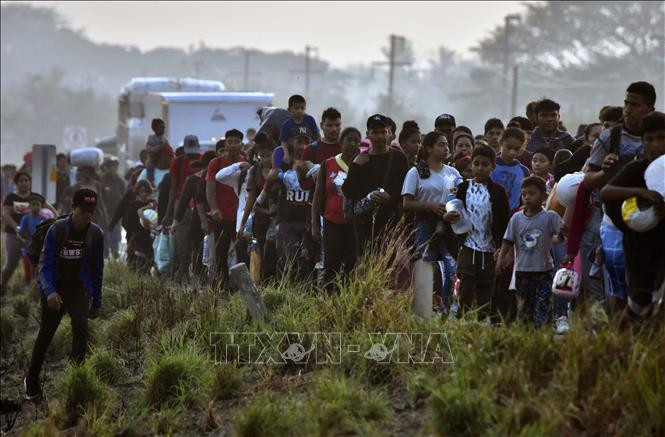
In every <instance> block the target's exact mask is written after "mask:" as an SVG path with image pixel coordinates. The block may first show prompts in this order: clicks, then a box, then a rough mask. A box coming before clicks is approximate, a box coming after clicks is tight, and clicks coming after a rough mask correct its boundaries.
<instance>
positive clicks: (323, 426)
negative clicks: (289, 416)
mask: <svg viewBox="0 0 665 437" xmlns="http://www.w3.org/2000/svg"><path fill="white" fill-rule="evenodd" d="M310 405H312V414H313V417H317V420H318V425H319V429H320V430H321V431H325V430H328V429H332V428H334V429H335V432H336V433H339V434H348V433H358V432H360V429H358V428H357V425H358V423H359V422H360V423H362V422H366V421H379V420H382V419H384V418H385V417H387V415H388V404H387V402H386V395H385V394H384V393H382V392H380V391H372V392H368V391H367V390H365V389H364V388H362V386H361V385H360V383H358V382H357V381H353V380H349V379H347V378H343V377H342V378H336V377H334V376H331V375H327V376H326V377H325V378H321V379H320V381H319V383H318V385H317V387H316V389H315V390H314V392H313V394H312V402H311V403H310Z"/></svg>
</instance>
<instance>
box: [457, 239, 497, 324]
mask: <svg viewBox="0 0 665 437" xmlns="http://www.w3.org/2000/svg"><path fill="white" fill-rule="evenodd" d="M457 277H458V278H459V280H460V284H459V303H460V306H461V307H462V309H463V310H464V311H466V310H469V309H472V308H479V311H478V316H479V319H484V318H485V317H487V316H489V315H490V313H491V309H492V308H491V307H492V296H493V295H494V287H495V277H494V254H492V253H486V252H478V251H476V250H473V249H470V248H468V247H466V246H462V248H461V249H460V252H459V256H458V258H457Z"/></svg>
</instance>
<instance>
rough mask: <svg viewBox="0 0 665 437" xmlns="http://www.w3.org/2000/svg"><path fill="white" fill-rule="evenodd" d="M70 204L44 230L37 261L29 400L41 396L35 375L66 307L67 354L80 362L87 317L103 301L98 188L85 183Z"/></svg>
mask: <svg viewBox="0 0 665 437" xmlns="http://www.w3.org/2000/svg"><path fill="white" fill-rule="evenodd" d="M72 206H73V210H72V213H71V215H69V216H68V217H65V218H62V219H60V220H57V221H56V222H55V223H53V225H51V227H50V229H49V230H48V232H47V233H46V237H45V239H44V247H43V248H42V254H41V257H40V260H39V267H38V281H39V290H40V292H41V293H42V299H41V306H42V314H41V324H40V327H39V334H38V335H37V339H36V341H35V346H34V348H33V351H32V359H31V360H30V368H29V369H28V375H27V377H26V378H25V379H24V381H23V382H24V386H25V391H26V399H28V400H32V401H36V400H39V398H40V397H41V394H42V390H41V387H40V384H39V374H40V372H41V368H42V364H43V363H44V357H45V355H46V350H47V349H48V347H49V345H50V344H51V340H52V339H53V335H54V334H55V331H56V329H58V325H60V321H61V320H62V316H63V314H64V313H65V311H67V313H68V314H69V317H70V318H71V323H72V336H73V341H72V351H71V359H72V361H74V362H76V363H81V362H82V361H83V359H84V358H85V352H86V348H87V342H88V320H87V318H91V319H94V318H96V317H97V315H98V312H99V307H100V306H101V298H102V279H103V275H104V232H103V231H102V229H101V228H100V227H99V226H97V225H96V224H95V223H92V216H93V215H94V214H95V210H96V208H97V193H95V192H94V191H92V190H89V189H85V188H84V189H80V190H78V191H77V192H76V193H75V194H74V199H73V202H72Z"/></svg>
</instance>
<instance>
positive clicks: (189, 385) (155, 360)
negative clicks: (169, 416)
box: [145, 342, 213, 408]
mask: <svg viewBox="0 0 665 437" xmlns="http://www.w3.org/2000/svg"><path fill="white" fill-rule="evenodd" d="M212 378H213V372H212V363H211V362H210V361H209V360H208V358H207V357H206V356H205V355H204V354H202V353H201V352H200V351H199V350H198V348H196V347H195V345H194V343H192V342H186V343H185V344H184V345H182V346H180V347H176V348H174V350H173V351H164V352H162V353H159V354H157V355H155V356H152V357H151V358H150V359H149V361H148V368H147V370H146V373H145V397H146V402H147V403H148V405H150V406H152V407H155V408H160V407H162V406H175V405H178V404H184V405H188V406H192V405H196V406H200V405H202V403H203V402H204V401H206V400H207V397H208V394H209V392H210V389H211V388H212V381H213V380H212Z"/></svg>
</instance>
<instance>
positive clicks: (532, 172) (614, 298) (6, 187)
mask: <svg viewBox="0 0 665 437" xmlns="http://www.w3.org/2000/svg"><path fill="white" fill-rule="evenodd" d="M655 102H656V92H655V89H654V87H653V86H652V85H651V84H649V83H648V82H635V83H632V84H630V85H629V86H628V87H627V89H626V90H625V98H624V104H623V107H620V106H605V107H603V108H602V109H600V112H599V115H598V120H589V123H588V124H585V125H582V126H580V127H579V129H578V130H577V133H576V135H573V134H571V133H569V132H568V131H567V129H566V128H565V127H564V126H563V124H562V122H561V107H560V105H559V104H558V103H557V102H555V101H554V100H552V99H549V98H542V99H540V100H537V101H533V102H531V103H529V104H528V105H527V107H526V114H525V116H517V117H514V118H512V119H510V120H508V121H507V123H505V124H504V122H503V121H502V120H500V119H498V118H491V119H489V120H487V122H486V123H485V125H484V130H483V132H482V133H476V134H474V133H473V132H472V131H471V129H469V128H468V127H466V126H463V125H459V124H458V123H457V121H456V119H455V117H454V116H453V115H451V114H442V115H439V116H438V117H436V118H435V119H434V122H433V129H432V130H431V131H430V130H429V129H426V130H421V127H420V126H419V125H418V124H417V123H416V122H414V121H411V120H407V121H404V122H403V124H402V127H401V129H398V127H397V124H396V123H395V121H394V120H392V119H391V118H390V117H389V116H387V115H383V114H374V115H372V116H370V117H369V118H368V119H367V123H366V126H365V129H363V130H364V133H363V132H361V130H360V129H358V128H356V127H351V126H344V123H343V118H342V114H340V112H339V111H338V110H337V109H335V108H332V107H331V108H328V109H326V110H325V111H323V113H322V114H321V117H320V121H319V122H318V123H317V122H316V120H315V119H314V117H312V116H311V115H309V114H307V113H306V108H307V103H306V101H305V98H304V97H302V96H300V95H293V96H291V97H290V98H289V100H288V112H289V114H290V117H289V118H288V119H287V120H286V121H285V122H284V123H283V124H282V125H281V129H276V130H274V131H272V132H259V133H258V134H257V133H255V132H254V131H253V130H252V131H251V132H247V133H246V134H247V135H245V134H243V132H241V131H239V130H237V129H231V130H229V131H227V132H226V133H225V135H224V138H223V139H221V140H220V141H218V142H217V144H216V146H215V150H214V151H213V150H210V151H205V152H203V150H202V148H201V146H200V144H199V139H198V138H197V137H196V136H195V135H188V136H186V137H185V138H184V139H183V143H182V146H180V147H178V148H176V149H174V148H173V147H172V146H171V145H170V144H169V143H168V140H167V138H166V136H165V131H166V125H165V123H164V121H163V120H161V119H154V120H153V121H152V124H151V128H152V131H153V134H152V135H150V136H149V137H148V139H147V142H146V148H145V150H143V151H142V152H141V156H140V160H138V161H137V162H136V163H135V164H134V165H133V166H132V167H131V168H130V169H129V170H128V171H127V172H126V174H125V175H124V178H123V177H120V176H119V175H118V161H117V159H115V158H113V157H107V159H105V160H104V163H103V164H102V165H101V167H100V168H99V169H97V168H85V167H84V168H78V169H77V171H76V172H72V171H71V169H70V168H69V163H68V160H67V156H66V155H64V154H60V155H58V158H57V168H58V177H57V196H56V197H57V199H56V204H55V205H51V204H49V203H48V202H46V201H45V199H44V197H43V196H41V195H40V194H39V193H34V192H32V190H31V180H30V172H29V171H25V169H22V170H21V171H18V172H17V171H16V169H15V167H11V166H4V167H3V169H2V171H3V183H2V189H3V198H4V202H3V222H4V231H5V240H4V241H5V244H4V247H5V265H4V267H3V270H2V285H3V290H4V286H5V284H7V282H8V281H9V279H10V277H11V276H12V274H13V272H14V271H15V269H16V268H17V267H18V265H19V262H20V261H21V259H23V260H24V263H23V265H24V268H25V280H26V281H28V282H29V281H32V280H33V278H34V276H35V269H36V268H37V270H38V271H39V269H40V268H42V264H43V261H44V254H42V260H41V261H42V264H40V265H39V266H36V265H35V262H31V261H30V260H29V259H28V257H27V253H26V248H27V245H28V243H29V240H30V238H31V237H32V236H33V235H34V234H35V233H36V230H37V227H38V226H39V224H40V222H41V221H43V220H47V219H49V218H53V217H55V216H63V215H70V214H71V215H70V220H72V219H71V217H74V215H75V214H72V211H73V210H74V211H75V210H76V208H77V205H78V206H80V205H81V204H82V202H83V203H84V202H85V201H86V199H87V200H90V199H91V197H90V195H83V194H81V193H94V196H95V198H94V203H95V205H96V208H94V211H93V212H92V213H91V214H93V216H92V217H91V219H92V221H93V222H95V223H96V224H97V226H98V227H99V228H101V229H103V230H104V237H103V238H104V243H103V244H102V245H101V246H100V247H103V253H104V256H105V257H114V258H118V257H123V258H124V259H126V262H127V263H128V265H129V267H130V268H131V269H133V270H135V271H137V272H141V273H152V274H156V275H159V276H160V277H164V278H170V279H172V280H174V281H177V282H179V283H181V284H187V283H190V282H191V281H192V280H193V279H199V280H201V281H212V283H214V284H217V286H218V287H219V288H220V289H226V290H233V289H234V288H235V287H236V284H233V281H231V280H230V278H229V267H230V266H231V265H233V264H235V263H237V262H244V263H246V265H248V266H251V270H252V272H251V273H252V278H254V280H255V281H256V282H257V283H262V282H265V281H270V280H273V279H276V278H279V277H281V276H282V275H292V276H293V277H294V278H296V279H297V280H298V281H301V282H303V281H305V282H307V281H309V283H311V285H312V289H313V290H317V291H318V292H321V293H327V294H329V295H331V298H334V295H335V294H336V293H337V292H338V289H337V285H338V284H339V283H340V282H339V280H342V281H344V280H345V279H347V278H348V277H349V275H351V274H352V271H353V268H354V266H355V264H356V262H357V260H358V259H360V257H361V255H362V254H363V251H366V250H369V251H375V252H376V253H372V254H371V255H376V256H380V255H383V254H385V253H389V250H387V249H389V248H386V247H385V244H384V245H383V246H382V245H381V243H385V241H389V240H390V238H391V237H394V236H395V234H399V235H403V236H404V238H405V239H406V241H408V242H409V245H410V247H411V251H410V252H409V258H410V259H409V261H408V262H407V263H406V266H405V272H406V273H405V272H404V271H403V272H399V274H396V275H395V278H393V280H394V288H395V290H397V292H400V291H404V290H407V289H408V288H409V283H410V282H411V281H410V278H411V275H412V272H413V264H414V263H415V262H417V261H418V260H420V261H421V262H423V261H424V262H427V263H431V265H432V266H433V267H434V269H435V271H436V272H437V273H436V274H435V275H434V283H433V284H432V290H433V294H434V299H433V306H434V308H433V309H434V310H435V311H437V312H438V313H439V314H441V315H443V316H446V317H449V318H454V317H457V316H459V315H460V314H462V313H464V312H465V311H468V310H474V311H477V312H478V314H479V316H480V317H481V318H482V319H484V320H487V321H488V322H495V321H513V320H522V321H523V322H524V323H529V324H532V325H534V326H536V327H540V326H545V325H550V324H551V325H552V326H553V328H554V329H555V332H556V333H557V334H565V333H566V332H568V331H569V330H570V329H571V325H570V322H569V316H570V311H571V309H572V307H574V306H579V307H581V308H582V309H583V308H584V307H585V305H586V304H588V303H589V302H590V301H597V302H600V303H601V304H603V305H604V307H605V309H606V311H607V312H608V313H609V314H610V315H619V314H621V315H622V316H624V317H621V318H620V319H621V320H631V319H637V318H640V317H644V316H645V315H647V314H649V313H650V312H653V311H654V308H656V307H657V303H658V302H660V301H662V298H663V296H662V294H663V286H662V284H663V280H664V278H665V258H664V257H662V256H660V254H659V251H662V249H663V248H664V247H665V220H662V218H663V216H665V203H664V200H663V194H664V193H662V192H658V191H654V190H651V189H649V188H648V187H647V183H646V182H645V172H646V170H647V168H648V166H649V165H650V163H652V162H653V161H655V160H656V159H658V158H659V157H661V156H662V155H664V154H665V114H663V113H662V112H656V111H655ZM27 165H28V162H26V163H25V165H24V167H25V166H27ZM74 173H75V176H74V177H73V178H72V175H73V174H74ZM660 177H662V178H665V175H664V174H661V175H660ZM81 196H83V197H81ZM631 198H637V199H638V201H639V202H640V203H641V204H642V203H647V207H649V208H650V211H651V212H652V213H653V216H654V217H655V218H654V219H653V221H654V223H655V224H654V225H653V226H650V227H649V229H647V230H643V231H641V232H638V231H635V230H634V229H633V228H631V227H629V226H627V224H626V217H625V215H623V213H622V205H623V204H624V202H625V201H626V200H629V199H631ZM642 206H644V205H642ZM81 220H82V219H80V218H78V219H76V220H74V222H78V221H81ZM70 226H71V224H70ZM120 226H122V228H124V230H125V235H126V254H125V255H122V256H121V252H120V243H121V230H120ZM52 240H53V238H51V240H49V239H48V237H47V242H46V243H45V246H44V247H47V246H49V245H52V244H58V243H57V241H56V242H55V243H54V242H53V241H52ZM390 241H392V240H390ZM163 246H164V247H166V248H167V250H164V247H163ZM45 250H46V249H45ZM95 250H97V249H95ZM561 268H566V269H568V270H572V271H575V272H576V274H577V275H578V276H579V278H580V283H581V291H580V293H579V296H577V297H575V298H574V299H570V298H564V297H561V296H559V295H555V294H553V292H552V289H553V279H554V276H555V272H557V270H559V269H561ZM405 276H406V280H405V279H404V278H405ZM40 288H41V289H42V291H43V292H44V293H46V294H45V295H44V299H45V300H46V299H48V298H49V296H48V293H49V290H51V289H50V288H49V286H48V283H43V284H40ZM51 291H52V290H51ZM92 297H94V299H97V301H96V303H100V300H99V299H100V298H101V297H100V296H92ZM58 320H59V319H58ZM49 329H51V328H49ZM40 350H41V349H40ZM40 353H41V352H40ZM33 358H34V357H33ZM41 359H42V360H43V357H42V358H41ZM37 361H39V359H38V360H37ZM37 373H38V371H37Z"/></svg>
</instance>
